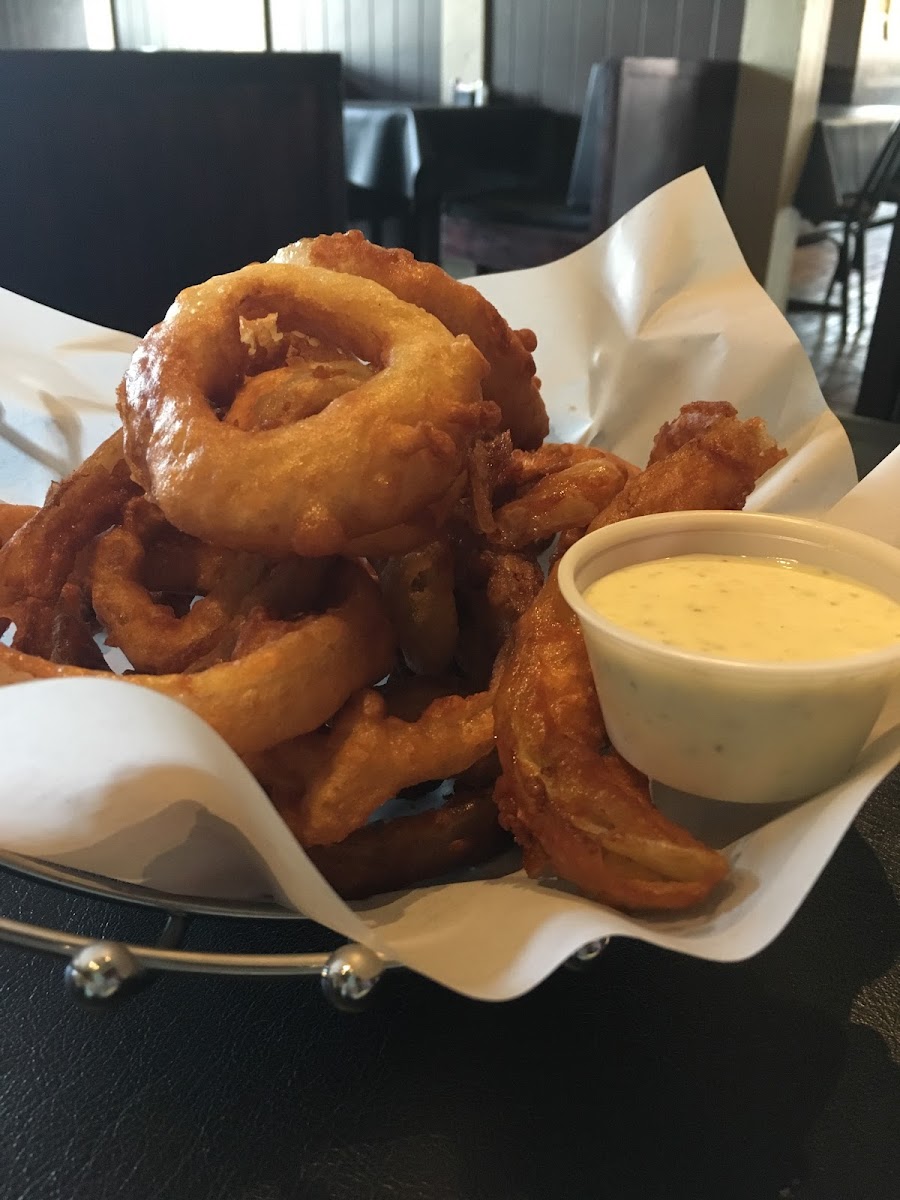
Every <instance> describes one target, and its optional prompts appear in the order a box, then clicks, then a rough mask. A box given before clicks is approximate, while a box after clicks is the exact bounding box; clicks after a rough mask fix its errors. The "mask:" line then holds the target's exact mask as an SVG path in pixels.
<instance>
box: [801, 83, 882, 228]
mask: <svg viewBox="0 0 900 1200" xmlns="http://www.w3.org/2000/svg"><path fill="white" fill-rule="evenodd" d="M897 121H900V106H898V105H891V104H863V105H841V104H825V105H822V107H821V108H820V109H819V113H818V117H817V119H816V123H815V127H814V128H813V134H812V140H811V141H810V146H809V153H808V155H807V159H806V164H805V166H804V169H803V174H802V175H801V177H800V182H799V184H798V186H797V194H796V196H795V197H794V206H795V208H797V209H798V210H799V212H800V214H801V216H803V217H805V218H806V219H807V220H808V221H811V222H812V223H813V224H814V225H816V224H819V222H821V221H833V220H835V219H836V217H835V213H836V212H837V209H838V207H839V206H840V203H841V201H842V200H843V199H844V198H845V197H847V196H848V195H851V194H853V193H855V192H858V191H859V190H860V189H861V188H862V185H863V183H864V182H865V179H866V176H867V175H868V173H869V170H870V168H871V166H872V164H873V163H874V161H875V158H876V156H877V154H878V152H879V150H880V149H881V147H882V146H883V145H884V143H885V141H886V140H887V137H888V134H889V133H890V132H891V130H892V129H893V127H894V125H895V124H896V123H897Z"/></svg>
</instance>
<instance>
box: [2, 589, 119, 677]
mask: <svg viewBox="0 0 900 1200" xmlns="http://www.w3.org/2000/svg"><path fill="white" fill-rule="evenodd" d="M86 608H89V606H87V605H86V604H85V598H84V595H83V593H82V590H81V588H80V587H79V586H78V585H77V584H74V583H67V584H66V585H65V586H64V587H63V589H62V592H61V593H60V596H59V599H58V601H57V602H56V604H49V603H47V602H46V601H42V600H24V601H22V603H21V604H20V605H19V606H18V607H17V610H16V617H15V620H16V631H15V634H14V636H13V640H12V648H13V649H14V650H19V651H21V652H23V653H25V654H34V655H38V656H39V657H41V658H45V659H47V661H48V662H52V663H60V664H65V665H66V666H72V667H84V668H86V669H88V670H92V671H109V667H108V666H107V664H106V659H105V658H104V657H103V652H102V651H101V649H100V647H99V646H98V645H97V642H96V641H95V639H94V634H93V632H92V630H91V628H90V625H89V624H88V621H87V617H86Z"/></svg>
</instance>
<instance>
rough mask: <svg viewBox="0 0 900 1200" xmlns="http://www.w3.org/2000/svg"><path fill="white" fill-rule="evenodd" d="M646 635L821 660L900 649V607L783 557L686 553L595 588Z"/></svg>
mask: <svg viewBox="0 0 900 1200" xmlns="http://www.w3.org/2000/svg"><path fill="white" fill-rule="evenodd" d="M584 598H585V600H586V601H587V603H588V604H589V605H590V606H591V607H592V608H593V609H594V610H595V611H596V612H597V613H598V614H599V615H600V616H602V617H605V618H606V619H607V620H609V621H612V622H614V623H615V624H616V625H619V626H621V627H622V628H623V629H627V630H629V631H630V632H632V633H634V634H637V635H638V636H640V637H642V638H646V639H648V640H651V641H654V642H657V643H661V644H663V645H666V646H672V647H673V648H676V649H679V650H686V651H691V652H693V653H699V654H703V655H709V656H713V657H716V658H725V659H736V660H740V661H744V662H812V661H821V660H823V659H834V658H844V657H847V656H849V655H853V654H861V653H865V652H867V651H872V650H880V649H882V648H884V647H886V646H889V645H891V644H894V643H900V604H897V603H896V602H895V601H894V600H891V599H890V598H889V597H888V596H886V595H884V594H883V593H882V592H879V591H877V590H876V589H875V588H871V587H868V586H867V585H865V584H861V583H859V582H857V581H856V580H854V579H850V578H848V577H847V576H844V575H840V574H837V573H835V572H833V571H829V570H826V569H825V568H820V567H814V566H807V565H806V564H802V563H797V562H794V561H792V560H788V559H782V558H751V557H743V556H739V555H718V554H685V555H681V556H678V557H674V558H664V559H658V560H656V561H653V562H644V563H636V564H634V565H633V566H629V567H623V568H621V569H619V570H617V571H613V572H611V573H610V574H609V575H606V576H604V577H603V578H601V579H598V580H597V581H596V582H595V583H592V584H590V586H589V587H588V588H587V589H586V590H585V593H584Z"/></svg>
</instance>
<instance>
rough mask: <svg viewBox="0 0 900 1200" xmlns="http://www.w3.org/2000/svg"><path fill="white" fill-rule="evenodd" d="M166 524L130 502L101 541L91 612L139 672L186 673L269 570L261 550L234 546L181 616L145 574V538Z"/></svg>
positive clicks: (145, 504) (150, 508)
mask: <svg viewBox="0 0 900 1200" xmlns="http://www.w3.org/2000/svg"><path fill="white" fill-rule="evenodd" d="M165 526H166V521H165V518H164V517H163V516H162V514H161V513H160V512H159V510H158V509H157V508H155V506H154V505H151V504H150V503H149V501H147V500H146V499H144V498H143V497H141V498H139V499H136V500H132V501H130V502H129V503H128V504H127V505H126V507H125V513H124V517H123V520H122V524H121V525H119V526H117V527H116V528H115V529H111V530H110V531H109V532H108V533H106V534H104V535H103V537H102V538H101V539H100V542H99V544H98V545H97V548H96V550H95V552H94V559H93V567H92V571H91V599H92V601H93V605H94V611H95V612H96V614H97V616H98V618H99V619H100V621H101V622H102V623H103V625H104V627H105V628H106V641H107V645H110V646H118V647H119V649H120V650H122V652H123V653H124V654H125V656H126V657H127V658H128V660H129V662H130V663H131V665H132V666H133V667H134V669H135V670H136V671H141V672H150V673H151V674H154V675H157V674H167V673H171V672H176V671H184V670H185V669H186V668H187V667H188V666H190V664H191V663H192V662H194V661H195V660H196V659H197V658H198V657H199V656H200V655H201V654H205V653H207V652H208V651H209V650H211V649H212V648H213V646H215V645H216V643H217V642H218V641H220V639H221V638H222V636H223V635H224V633H225V630H226V629H227V627H228V625H229V623H230V622H231V620H233V618H234V617H235V615H236V614H237V612H238V610H239V608H240V605H241V602H242V601H243V600H244V599H245V598H246V596H247V594H248V592H250V591H251V590H252V588H253V587H254V585H255V584H256V583H257V582H258V581H259V579H260V577H261V576H262V574H263V572H264V571H265V569H266V565H267V564H266V561H265V559H262V558H260V557H259V556H258V555H254V554H246V553H241V552H240V551H232V552H231V558H232V562H231V564H230V566H229V569H228V570H227V571H223V572H222V575H221V576H220V578H219V579H217V580H216V582H215V583H214V585H213V586H212V587H211V588H210V589H209V591H208V592H207V593H206V594H205V595H202V596H201V597H200V598H199V599H198V600H197V602H196V604H194V605H193V606H192V607H190V608H189V609H188V611H187V612H185V613H184V614H183V615H181V616H177V615H176V614H175V613H174V612H173V611H172V609H171V608H170V607H169V606H168V605H167V604H160V603H157V602H156V601H155V600H154V599H153V597H152V596H151V595H150V593H149V592H148V590H147V588H146V587H145V586H144V584H143V583H142V582H141V580H140V574H141V569H142V567H143V563H144V558H145V548H144V547H145V542H146V541H148V540H150V539H151V538H152V537H153V536H154V534H155V533H156V532H158V531H160V530H162V529H163V528H164V527H165Z"/></svg>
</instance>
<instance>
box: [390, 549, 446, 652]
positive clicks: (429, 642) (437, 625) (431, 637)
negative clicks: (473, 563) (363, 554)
mask: <svg viewBox="0 0 900 1200" xmlns="http://www.w3.org/2000/svg"><path fill="white" fill-rule="evenodd" d="M453 584H454V572H453V552H452V551H451V549H450V546H449V545H448V544H447V542H446V541H443V540H441V539H438V540H436V541H432V542H429V543H428V545H427V546H422V547H421V548H420V549H419V550H413V551H412V552H411V553H409V554H404V555H402V556H401V557H399V558H392V559H389V560H388V562H387V563H386V564H385V565H384V567H383V568H382V571H381V590H382V592H383V594H384V599H385V603H386V604H387V609H388V613H389V614H390V617H391V620H392V621H393V623H394V628H395V630H396V631H397V638H398V640H399V642H400V649H401V651H402V653H403V657H404V659H405V660H406V665H407V666H408V667H409V669H410V670H411V671H414V672H415V673H416V674H417V675H440V674H441V672H443V671H445V670H446V669H447V667H448V666H449V665H450V663H451V662H452V660H453V651H454V650H455V648H456V639H457V636H458V634H459V624H458V621H457V614H456V601H455V599H454V595H453Z"/></svg>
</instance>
